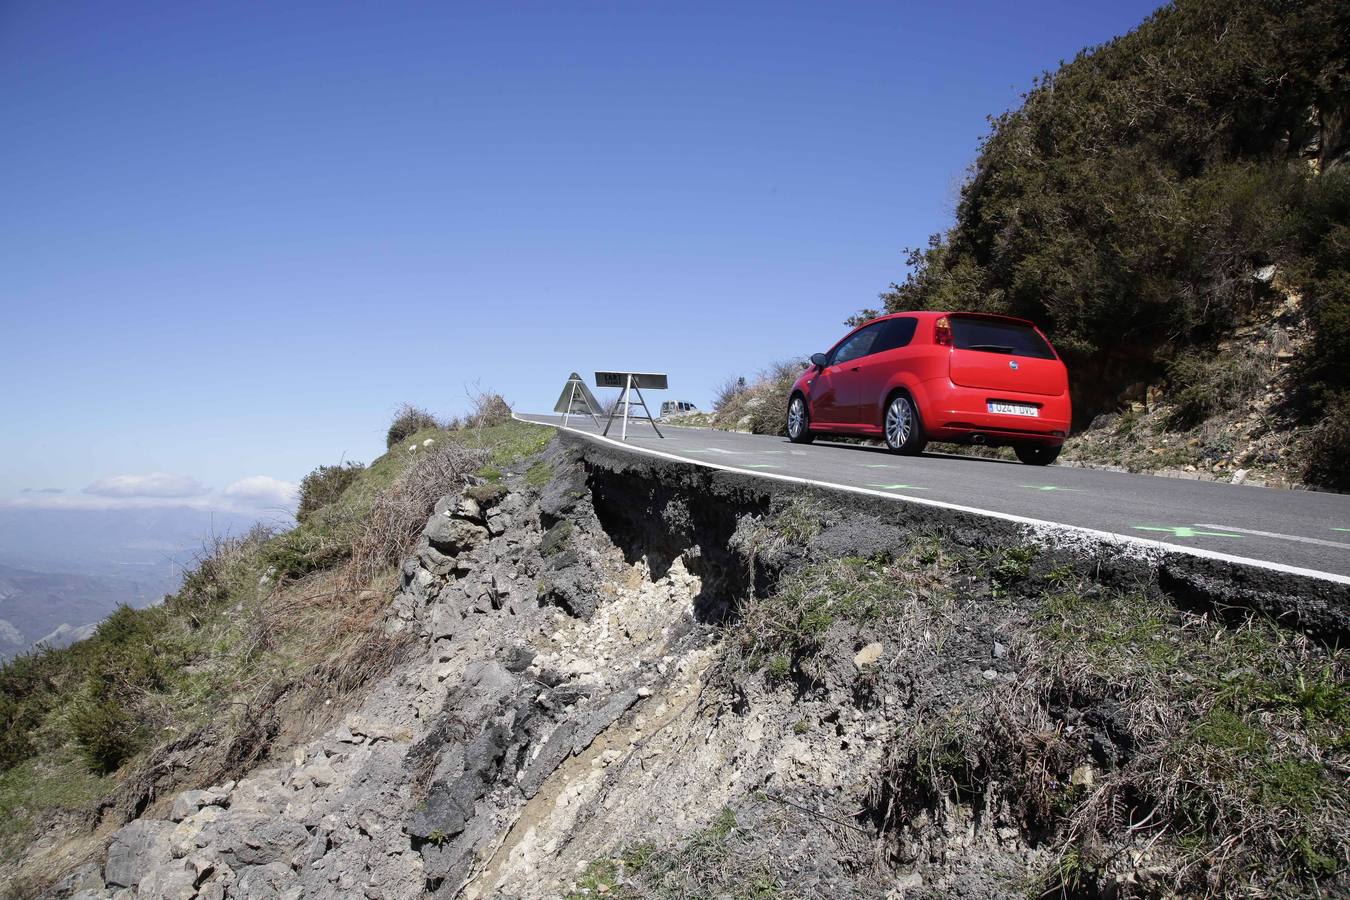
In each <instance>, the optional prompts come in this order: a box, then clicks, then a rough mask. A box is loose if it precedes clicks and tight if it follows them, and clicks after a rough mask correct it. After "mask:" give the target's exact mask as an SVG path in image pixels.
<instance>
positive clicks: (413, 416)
mask: <svg viewBox="0 0 1350 900" xmlns="http://www.w3.org/2000/svg"><path fill="white" fill-rule="evenodd" d="M440 427H441V423H440V422H439V421H438V420H437V418H436V417H435V416H433V415H432V414H431V413H429V412H427V411H426V410H425V409H421V408H419V407H416V406H413V405H412V404H411V403H405V404H403V405H402V406H400V407H399V408H398V411H397V412H396V413H394V421H393V422H390V423H389V432H388V433H387V434H386V435H385V437H384V446H385V447H386V448H392V447H393V446H394V445H395V444H401V443H403V442H404V441H406V440H407V439H408V438H410V437H412V436H413V435H414V434H417V432H419V431H425V430H426V429H428V428H440Z"/></svg>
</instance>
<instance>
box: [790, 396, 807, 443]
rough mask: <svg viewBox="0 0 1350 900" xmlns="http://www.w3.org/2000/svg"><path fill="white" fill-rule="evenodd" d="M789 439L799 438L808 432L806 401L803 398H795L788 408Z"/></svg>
mask: <svg viewBox="0 0 1350 900" xmlns="http://www.w3.org/2000/svg"><path fill="white" fill-rule="evenodd" d="M787 426H788V437H791V438H799V437H801V436H802V432H803V431H805V430H806V401H805V400H803V399H802V398H801V397H793V398H792V403H791V404H790V405H789V406H788V421H787Z"/></svg>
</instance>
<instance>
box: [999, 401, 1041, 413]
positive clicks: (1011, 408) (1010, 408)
mask: <svg viewBox="0 0 1350 900" xmlns="http://www.w3.org/2000/svg"><path fill="white" fill-rule="evenodd" d="M989 411H990V412H991V413H1002V414H1003V415H1005V416H1038V415H1040V410H1038V409H1037V408H1036V407H1034V406H1032V405H1031V404H1030V403H1004V402H1003V401H1001V400H990V401H989Z"/></svg>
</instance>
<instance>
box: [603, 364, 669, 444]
mask: <svg viewBox="0 0 1350 900" xmlns="http://www.w3.org/2000/svg"><path fill="white" fill-rule="evenodd" d="M595 386H596V387H606V388H620V389H622V390H623V393H622V394H621V395H619V401H618V402H617V403H615V404H614V407H613V408H612V409H611V410H610V411H609V418H608V419H606V420H605V430H604V431H602V432H600V433H601V434H602V435H607V434H609V427H610V426H611V425H613V424H614V417H615V416H617V415H618V414H619V407H620V406H622V407H623V429H622V431H621V433H620V440H625V441H626V440H628V418H629V413H630V411H631V409H632V407H633V406H641V407H642V413H643V417H644V418H646V420H647V421H648V422H650V423H651V426H652V428H653V429H654V430H655V431H656V436H657V437H659V438H662V439H664V438H665V435H664V434H662V433H661V429H660V428H657V427H656V419H654V418H652V411H651V410H650V409H648V408H647V401H646V399H645V398H644V397H643V396H642V389H643V388H646V389H647V390H649V391H664V390H665V389H666V388H667V386H668V385H667V383H666V376H665V375H664V374H661V373H659V372H596V373H595ZM634 394H637V401H636V403H634V401H633V395H634Z"/></svg>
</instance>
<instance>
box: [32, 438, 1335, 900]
mask: <svg viewBox="0 0 1350 900" xmlns="http://www.w3.org/2000/svg"><path fill="white" fill-rule="evenodd" d="M518 468H520V469H521V472H522V474H516V475H510V474H507V475H506V477H504V478H503V480H502V481H501V482H500V483H495V484H488V483H484V484H479V485H476V486H473V487H470V488H469V489H467V490H466V491H465V492H464V493H463V494H462V495H456V496H452V497H447V498H445V499H444V500H443V501H442V502H441V503H439V504H438V505H437V507H436V511H435V514H434V515H433V516H432V517H431V520H430V521H429V522H428V524H427V528H426V531H425V533H424V535H423V538H422V541H421V543H420V544H419V547H418V550H417V553H416V554H415V556H414V557H412V558H410V559H409V560H408V561H407V562H406V563H405V565H404V567H403V571H402V581H401V588H400V590H399V592H398V594H397V596H396V597H395V598H394V599H393V602H392V604H391V605H390V608H389V611H388V614H387V620H386V630H387V632H388V633H390V634H395V635H402V636H405V637H407V638H408V639H410V640H411V641H412V642H413V648H414V649H413V650H411V651H409V652H408V653H407V658H406V659H405V661H403V662H400V663H399V664H398V665H397V666H396V667H395V669H394V670H393V672H392V673H391V674H390V675H389V676H387V677H386V678H384V679H383V680H381V681H380V682H378V684H376V685H375V687H374V688H373V689H371V690H370V692H369V693H368V694H367V695H366V696H364V697H363V698H362V699H361V700H360V701H359V702H357V703H356V704H355V705H354V706H353V708H352V709H351V710H350V711H349V713H348V714H347V715H346V716H345V717H344V718H343V720H342V722H341V724H339V725H338V726H337V727H335V728H329V729H327V730H325V731H323V733H321V734H317V735H314V736H313V737H312V738H311V739H308V740H304V741H301V742H298V743H297V744H296V745H294V746H291V747H285V748H282V747H274V748H273V750H272V752H271V754H270V756H269V757H268V758H266V759H264V760H262V761H261V762H260V763H259V765H258V767H257V768H255V769H254V770H253V771H251V772H249V773H248V774H247V776H246V777H244V778H242V779H239V780H237V781H235V782H226V783H223V784H218V785H210V786H205V787H204V789H203V790H198V791H188V792H186V793H182V794H179V795H178V796H176V797H174V798H166V799H164V800H163V801H160V802H159V803H157V804H155V805H152V806H150V807H149V808H148V809H147V810H146V811H145V815H144V816H143V817H142V818H140V819H138V820H136V821H135V822H132V823H131V824H130V825H128V826H126V827H125V828H123V829H121V830H120V831H118V832H117V833H116V834H115V835H114V837H113V839H112V842H111V846H110V848H109V851H108V854H107V858H106V863H105V864H104V865H103V866H102V867H88V868H86V869H84V870H82V871H81V872H78V873H76V875H75V876H73V877H72V878H71V879H69V880H68V881H67V882H65V884H64V886H63V887H62V888H59V889H58V893H66V894H69V893H72V892H73V891H75V890H83V891H85V892H86V893H85V894H84V896H88V897H93V896H99V897H106V896H116V895H118V893H119V892H122V891H127V890H131V889H134V890H135V891H136V894H137V895H138V896H141V895H143V896H173V897H194V896H200V897H227V896H239V897H245V896H247V897H259V896H314V897H320V896H354V895H355V896H361V895H364V896H368V897H418V896H424V895H426V894H431V895H433V896H445V897H454V896H468V897H487V896H507V897H558V896H596V895H607V896H628V897H642V896H668V897H683V896H723V895H728V896H754V897H773V896H801V897H836V896H862V897H866V896H876V897H886V896H908V897H949V896H967V897H998V896H1009V897H1012V896H1026V895H1028V894H1029V893H1030V894H1032V895H1037V894H1041V893H1057V894H1063V895H1072V896H1164V895H1168V894H1170V893H1173V892H1177V891H1181V892H1189V893H1198V894H1205V893H1211V894H1221V895H1233V896H1238V895H1244V896H1245V895H1250V894H1258V895H1259V894H1262V893H1270V892H1275V891H1277V890H1278V891H1283V892H1285V893H1288V892H1290V891H1294V892H1312V891H1316V890H1322V891H1331V892H1334V891H1336V890H1338V889H1344V887H1345V883H1344V875H1342V874H1340V873H1341V872H1343V871H1344V869H1345V867H1346V865H1347V858H1346V853H1347V849H1346V848H1347V843H1348V838H1350V834H1348V833H1347V825H1346V821H1347V818H1346V816H1347V810H1348V808H1350V807H1348V798H1347V788H1346V785H1345V774H1346V771H1347V769H1346V765H1347V752H1348V751H1350V744H1347V739H1346V728H1347V724H1350V722H1348V721H1347V717H1348V716H1350V708H1348V707H1347V699H1346V698H1347V680H1346V674H1347V673H1346V663H1345V661H1344V659H1343V658H1342V657H1341V655H1339V654H1338V653H1336V652H1335V651H1334V650H1331V649H1329V648H1330V647H1332V646H1334V645H1336V644H1338V643H1339V642H1341V641H1343V640H1344V637H1345V635H1346V633H1347V621H1348V620H1347V611H1350V597H1348V596H1347V593H1346V590H1345V588H1344V587H1343V586H1339V585H1333V584H1329V583H1322V582H1312V581H1302V580H1297V579H1293V578H1290V577H1288V576H1283V575H1278V574H1276V573H1269V572H1263V571H1257V570H1238V569H1233V568H1231V567H1228V566H1226V565H1225V564H1222V563H1218V562H1215V561H1211V560H1202V559H1197V558H1192V557H1187V556H1184V555H1180V554H1177V555H1171V554H1164V553H1160V552H1159V551H1156V550H1148V551H1141V550H1138V549H1131V548H1128V547H1122V546H1117V545H1109V544H1102V543H1097V542H1093V541H1089V540H1085V539H1084V538H1083V537H1081V536H1080V535H1076V534H1074V533H1071V532H1064V533H1052V532H1040V533H1036V532H1030V531H1026V530H1024V529H1023V527H1022V526H1018V525H1015V524H1012V523H1007V522H1000V521H990V520H985V519H980V518H976V517H972V516H969V515H967V514H964V513H960V512H957V511H947V510H939V509H935V508H932V507H921V506H917V505H909V504H900V503H895V502H888V501H885V500H881V499H879V498H868V497H862V496H856V495H846V494H839V493H833V492H827V491H821V490H815V489H805V488H802V487H799V486H795V485H791V484H785V483H776V482H772V481H766V480H764V479H757V478H753V477H749V476H741V475H736V474H734V473H726V472H718V471H713V470H709V469H706V468H701V467H697V466H693V465H685V464H681V463H675V462H669V461H664V460H658V459H653V458H646V457H641V456H636V455H632V454H629V453H627V452H625V451H622V450H619V449H615V448H610V447H608V446H603V445H598V444H595V443H592V442H587V441H584V440H581V439H578V438H575V437H572V436H568V435H561V436H560V438H559V440H558V441H555V442H554V444H553V445H551V446H550V448H549V449H548V450H547V451H546V453H545V455H544V458H543V459H542V460H541V461H539V462H537V463H536V464H535V465H534V466H533V467H532V468H530V469H529V472H530V473H531V476H530V477H525V475H524V474H523V472H524V466H521V467H518Z"/></svg>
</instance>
